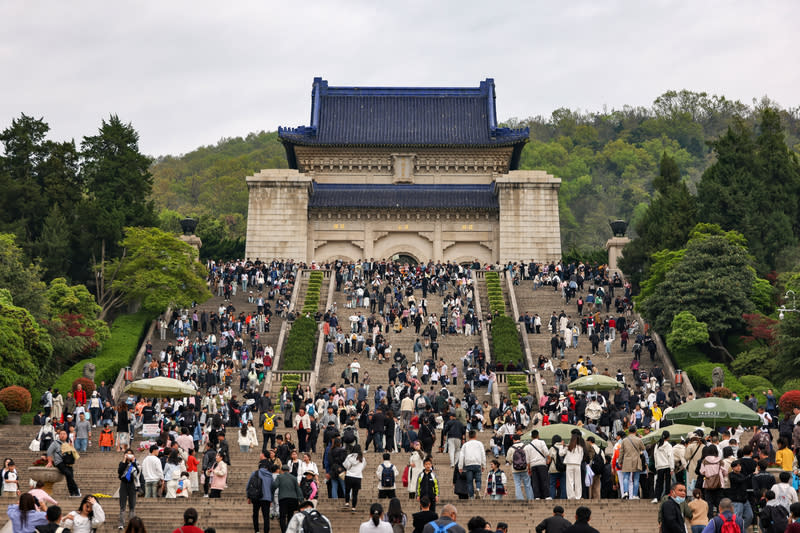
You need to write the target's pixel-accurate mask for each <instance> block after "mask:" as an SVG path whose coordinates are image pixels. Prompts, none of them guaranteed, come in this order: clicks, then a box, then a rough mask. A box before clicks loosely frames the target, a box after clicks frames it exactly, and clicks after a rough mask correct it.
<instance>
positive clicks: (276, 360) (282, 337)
mask: <svg viewBox="0 0 800 533" xmlns="http://www.w3.org/2000/svg"><path fill="white" fill-rule="evenodd" d="M304 273H305V271H302V272H298V275H297V276H295V283H294V288H293V289H292V297H291V299H290V300H289V311H288V312H292V311H294V308H295V306H296V305H297V295H298V294H300V285H302V284H303V278H304V277H305V276H304V275H303V274H304ZM290 328H291V326H290V325H289V321H288V320H282V321H281V331H280V333H278V343H277V345H276V346H275V355H274V356H273V357H272V368H274V369H278V368H279V366H280V364H281V355H283V344H284V343H285V341H286V334H287V333H288V332H289V329H290ZM270 388H272V372H271V371H270V372H267V376H266V377H265V378H264V382H263V383H262V385H261V393H262V394H263V393H264V391H268V390H270Z"/></svg>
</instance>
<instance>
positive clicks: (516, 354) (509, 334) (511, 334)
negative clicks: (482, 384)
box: [492, 316, 523, 364]
mask: <svg viewBox="0 0 800 533" xmlns="http://www.w3.org/2000/svg"><path fill="white" fill-rule="evenodd" d="M492 357H493V358H494V361H495V362H497V363H503V364H508V363H511V362H513V363H515V364H516V363H518V362H519V361H521V360H522V359H523V355H522V348H521V347H520V345H519V333H518V332H517V324H516V322H514V320H513V319H512V318H511V317H507V316H498V317H495V318H494V319H493V320H492Z"/></svg>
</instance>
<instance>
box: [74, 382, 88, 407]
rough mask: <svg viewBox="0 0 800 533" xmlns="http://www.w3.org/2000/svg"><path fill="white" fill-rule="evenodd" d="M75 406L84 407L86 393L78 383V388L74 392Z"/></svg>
mask: <svg viewBox="0 0 800 533" xmlns="http://www.w3.org/2000/svg"><path fill="white" fill-rule="evenodd" d="M75 405H84V406H85V405H86V391H85V390H83V385H81V384H80V383H78V388H77V389H76V390H75Z"/></svg>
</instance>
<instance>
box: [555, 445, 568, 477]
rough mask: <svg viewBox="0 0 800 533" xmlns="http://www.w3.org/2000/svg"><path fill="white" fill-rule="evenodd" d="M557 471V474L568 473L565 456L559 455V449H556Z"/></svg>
mask: <svg viewBox="0 0 800 533" xmlns="http://www.w3.org/2000/svg"><path fill="white" fill-rule="evenodd" d="M556 471H557V472H566V471H567V465H566V463H565V462H564V456H563V455H561V454H560V453H558V448H556Z"/></svg>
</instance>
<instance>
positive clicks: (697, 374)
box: [684, 362, 750, 397]
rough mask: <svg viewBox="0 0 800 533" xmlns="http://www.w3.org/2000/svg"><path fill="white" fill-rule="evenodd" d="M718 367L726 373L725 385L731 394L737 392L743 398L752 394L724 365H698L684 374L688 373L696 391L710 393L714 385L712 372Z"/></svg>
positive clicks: (685, 370)
mask: <svg viewBox="0 0 800 533" xmlns="http://www.w3.org/2000/svg"><path fill="white" fill-rule="evenodd" d="M717 366H718V367H721V368H722V369H723V370H724V371H725V381H724V384H725V387H726V388H728V389H730V390H731V392H735V393H736V394H738V395H739V396H741V397H743V396H744V395H745V394H750V388H749V387H747V386H746V385H744V384H743V383H742V382H741V381H739V379H738V378H737V377H736V376H734V375H733V372H731V370H729V369H728V368H725V366H724V365H721V364H718V363H711V362H705V363H697V364H694V365H691V366H689V367H688V368H685V369H684V372H686V374H687V375H688V376H689V379H690V380H691V382H692V385H693V386H694V387H695V389H698V390H707V391H710V390H711V387H712V386H713V384H714V383H713V381H712V380H711V372H713V370H714V367H717Z"/></svg>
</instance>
